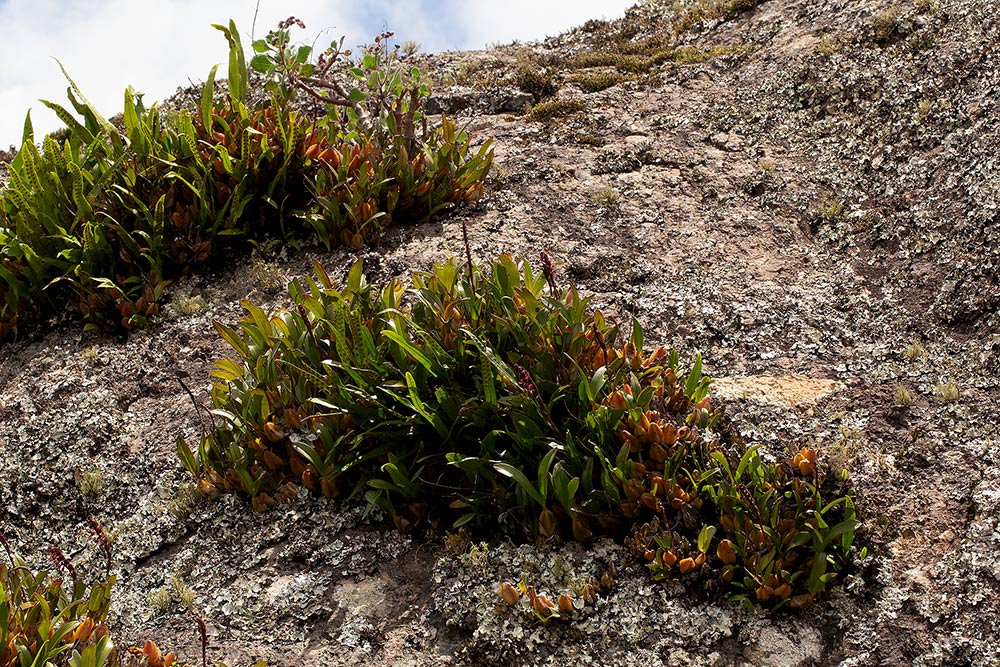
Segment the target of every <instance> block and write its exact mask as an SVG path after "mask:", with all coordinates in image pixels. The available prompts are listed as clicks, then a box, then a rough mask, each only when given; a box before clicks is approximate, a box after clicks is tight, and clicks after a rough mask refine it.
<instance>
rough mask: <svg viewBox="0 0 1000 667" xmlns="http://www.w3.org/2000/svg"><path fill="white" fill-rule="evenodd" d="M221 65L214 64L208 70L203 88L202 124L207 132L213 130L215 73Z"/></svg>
mask: <svg viewBox="0 0 1000 667" xmlns="http://www.w3.org/2000/svg"><path fill="white" fill-rule="evenodd" d="M218 69H219V65H218V64H216V65H213V66H212V69H210V70H209V72H208V79H206V80H205V85H204V86H203V87H202V89H201V126H202V128H203V129H204V130H205V131H206V132H211V131H212V106H213V104H214V100H215V73H216V72H217V71H218Z"/></svg>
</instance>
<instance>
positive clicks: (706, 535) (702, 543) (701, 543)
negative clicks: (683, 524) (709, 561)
mask: <svg viewBox="0 0 1000 667" xmlns="http://www.w3.org/2000/svg"><path fill="white" fill-rule="evenodd" d="M713 537H715V526H709V525H705V526H702V527H701V532H699V533H698V551H700V552H701V553H703V554H707V553H708V548H709V547H710V546H712V538H713Z"/></svg>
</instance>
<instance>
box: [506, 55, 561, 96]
mask: <svg viewBox="0 0 1000 667" xmlns="http://www.w3.org/2000/svg"><path fill="white" fill-rule="evenodd" d="M513 81H514V85H515V86H517V87H518V88H519V89H520V90H523V91H524V92H526V93H530V94H531V95H532V96H533V97H534V98H535V101H538V100H540V99H542V98H543V97H550V96H552V95H555V93H556V91H557V90H558V89H559V82H558V81H556V79H555V77H554V76H553V75H552V73H551V72H549V71H548V70H545V69H541V68H538V67H536V66H534V65H532V64H530V63H521V64H520V65H518V67H517V69H516V70H514V75H513Z"/></svg>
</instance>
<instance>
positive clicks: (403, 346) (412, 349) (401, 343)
mask: <svg viewBox="0 0 1000 667" xmlns="http://www.w3.org/2000/svg"><path fill="white" fill-rule="evenodd" d="M382 335H383V336H385V337H386V338H388V339H389V340H391V341H392V342H393V343H395V344H396V345H397V346H398V347H399V348H400V350H402V351H403V352H404V353H405V354H409V355H410V356H411V357H413V358H414V360H416V362H417V363H419V364H420V365H421V366H423V367H424V368H426V369H427V372H428V373H430V374H431V375H432V376H435V377H436V376H437V374H436V373H435V372H434V363H433V362H432V361H431V360H430V359H428V358H427V356H426V355H425V354H424V353H423V352H421V351H420V350H419V349H417V347H416V346H415V345H414V344H413V343H411V342H410V341H408V340H407V339H406V337H405V336H403V335H402V334H400V333H399V332H396V331H393V330H391V329H383V330H382Z"/></svg>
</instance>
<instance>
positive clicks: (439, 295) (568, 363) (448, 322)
mask: <svg viewBox="0 0 1000 667" xmlns="http://www.w3.org/2000/svg"><path fill="white" fill-rule="evenodd" d="M316 276H317V277H316V280H311V279H310V280H307V281H306V283H305V285H302V284H300V283H298V282H293V283H291V284H290V285H289V296H290V298H291V301H292V306H291V307H290V308H287V309H282V310H279V311H277V312H275V313H273V314H270V315H268V314H267V313H265V312H264V311H263V310H261V309H260V308H258V307H257V306H254V305H253V304H250V303H244V307H245V308H246V309H247V311H248V317H247V318H245V319H244V320H243V321H242V322H241V323H240V325H239V329H238V330H237V329H232V328H229V327H227V326H225V325H223V324H220V323H217V324H216V327H217V329H218V330H219V333H220V334H221V335H222V336H223V337H224V338H225V340H226V341H227V342H228V343H229V344H230V345H231V346H232V348H233V350H234V351H235V353H236V359H235V360H230V359H226V360H222V361H219V362H217V368H216V370H215V371H214V375H215V377H216V378H218V380H219V381H218V382H217V384H216V385H215V387H214V388H213V391H212V397H213V403H214V407H215V409H214V411H213V414H215V415H216V416H217V417H219V418H220V419H221V420H222V423H221V424H220V425H218V426H216V427H215V428H214V429H213V431H212V432H211V433H209V434H207V435H205V436H203V437H202V438H201V440H200V443H199V445H198V446H197V448H195V449H196V451H192V449H191V448H190V447H189V446H188V444H187V443H186V442H185V441H184V440H183V439H179V440H178V451H179V454H180V456H181V459H182V461H183V462H184V465H185V467H187V468H188V470H189V471H190V472H191V473H192V474H194V475H195V476H196V477H197V478H198V485H199V488H200V489H201V490H202V492H203V493H205V494H206V495H209V496H211V495H216V494H218V493H220V492H231V493H240V494H246V495H248V496H249V497H250V498H251V499H252V504H253V506H254V508H255V509H258V510H264V509H266V508H267V507H269V506H271V505H273V504H274V503H275V502H277V501H278V500H280V499H283V498H291V497H293V496H294V495H295V494H296V489H297V487H298V486H299V485H300V484H301V485H304V486H305V487H307V488H308V489H310V490H311V491H313V492H314V493H320V494H323V495H326V496H329V497H336V496H339V495H341V494H346V495H354V494H358V493H361V492H362V491H364V492H365V496H366V498H367V500H368V501H369V503H371V504H372V505H373V506H377V507H379V508H381V509H382V510H384V511H385V512H387V513H388V514H389V515H390V516H391V517H392V518H393V520H394V522H395V523H396V525H397V527H398V528H400V529H401V530H410V529H414V528H416V527H419V526H424V525H427V526H438V525H450V526H453V527H457V526H462V525H468V526H470V527H472V528H477V529H480V530H489V531H491V533H492V534H496V530H497V528H499V529H500V530H501V531H503V532H505V533H507V534H509V535H512V536H515V537H518V536H519V537H532V536H536V535H537V536H541V537H550V536H553V535H556V534H559V535H563V536H566V537H572V538H575V539H577V540H580V541H589V540H590V539H591V538H592V536H593V535H594V534H595V533H604V534H610V535H617V536H623V535H627V534H631V537H630V544H631V545H632V548H633V551H634V552H635V553H636V555H637V556H639V557H641V558H644V559H646V560H648V561H649V563H650V567H651V569H653V571H654V573H655V574H656V576H657V577H665V576H678V575H680V576H683V577H686V578H688V579H692V580H697V581H700V582H702V584H703V585H704V586H705V587H707V588H710V589H714V590H718V591H725V592H728V593H730V594H731V595H734V596H736V597H738V598H740V599H743V600H746V601H747V602H748V603H752V602H753V601H760V602H770V603H777V604H790V605H792V606H801V605H804V604H806V603H808V602H809V601H811V600H812V596H813V595H815V594H817V593H819V592H821V591H822V590H824V588H825V587H826V585H827V583H828V582H829V581H830V580H831V579H833V577H834V576H835V573H836V572H837V571H838V570H840V569H842V568H843V567H844V566H845V565H846V564H847V563H848V560H847V556H848V553H849V550H850V547H851V543H852V540H853V534H854V525H855V521H854V510H853V504H852V502H851V500H850V498H849V497H846V496H840V497H838V498H837V499H836V500H835V501H833V502H831V503H824V501H823V499H822V494H821V491H820V487H821V486H823V482H824V478H823V476H822V474H821V473H820V472H819V470H818V468H817V466H818V460H817V453H816V452H815V451H814V450H803V451H801V452H799V453H798V454H796V456H795V458H793V459H788V460H787V461H783V462H779V463H777V464H766V463H764V462H763V461H762V459H761V458H760V456H758V454H757V451H756V449H755V448H750V449H748V450H745V451H744V450H742V449H741V448H740V447H739V446H738V445H737V444H735V443H734V442H733V439H732V438H731V437H730V435H729V434H728V431H727V430H725V429H719V428H717V427H718V425H719V424H720V421H719V420H720V415H719V413H717V412H714V411H712V408H711V402H710V399H709V398H708V387H709V380H708V379H707V378H704V377H702V374H701V360H700V357H699V358H698V359H697V360H696V361H695V364H694V367H693V368H692V369H691V370H690V372H688V373H686V374H682V373H681V371H680V368H679V361H678V357H677V355H676V353H669V354H668V353H667V352H666V351H665V350H664V349H663V348H657V349H656V350H655V351H653V352H652V353H651V354H648V355H647V354H645V353H644V351H643V332H642V329H641V327H639V325H638V324H637V323H633V324H632V326H631V328H630V330H626V331H622V330H621V329H620V327H619V326H618V325H617V324H616V323H615V322H614V321H613V320H611V319H610V318H607V317H605V316H604V315H603V314H601V313H600V311H591V310H590V309H589V308H588V304H587V300H586V299H585V298H582V297H580V295H579V294H578V293H577V292H576V291H575V290H574V289H572V288H570V289H565V290H564V289H561V288H560V287H559V285H558V284H557V283H556V279H555V274H554V269H553V266H552V263H551V260H549V259H548V258H547V257H546V256H544V255H543V266H542V269H541V271H540V272H536V271H535V270H533V269H532V267H531V266H530V265H529V264H528V263H527V262H525V261H517V260H515V259H513V258H512V257H510V256H502V257H501V258H500V259H499V260H497V261H496V262H494V263H492V264H491V265H490V266H489V267H488V268H486V269H484V268H482V267H471V268H469V269H468V272H465V271H464V270H463V269H462V267H461V265H460V264H459V263H458V262H457V261H455V260H451V261H448V262H445V263H444V264H440V265H436V266H435V267H434V268H433V269H432V270H431V271H430V272H428V273H418V274H416V275H415V276H414V277H413V279H412V283H411V284H410V286H409V287H408V288H404V286H403V285H402V284H401V283H399V282H397V281H393V282H390V283H389V284H388V285H386V286H384V287H382V288H375V287H373V286H371V285H368V284H367V283H366V282H365V280H364V277H363V274H362V265H361V263H360V261H359V262H358V263H356V264H355V265H354V267H353V268H352V269H351V271H350V274H349V276H348V279H347V284H346V286H345V287H344V288H343V289H336V288H334V286H333V282H332V280H331V279H330V278H329V276H328V275H327V274H326V273H325V272H324V270H323V269H322V267H320V266H319V265H316ZM828 487H829V488H828V491H829V490H834V491H836V488H835V484H828Z"/></svg>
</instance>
